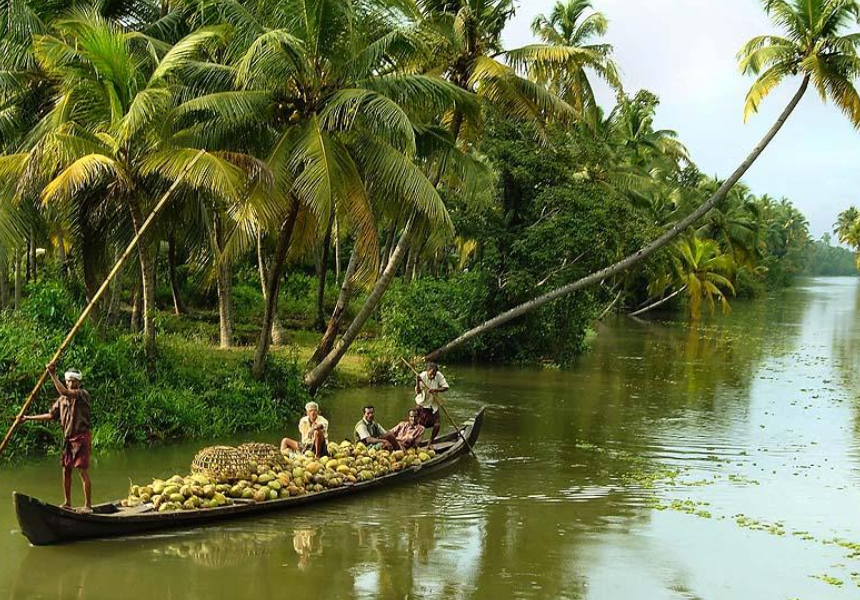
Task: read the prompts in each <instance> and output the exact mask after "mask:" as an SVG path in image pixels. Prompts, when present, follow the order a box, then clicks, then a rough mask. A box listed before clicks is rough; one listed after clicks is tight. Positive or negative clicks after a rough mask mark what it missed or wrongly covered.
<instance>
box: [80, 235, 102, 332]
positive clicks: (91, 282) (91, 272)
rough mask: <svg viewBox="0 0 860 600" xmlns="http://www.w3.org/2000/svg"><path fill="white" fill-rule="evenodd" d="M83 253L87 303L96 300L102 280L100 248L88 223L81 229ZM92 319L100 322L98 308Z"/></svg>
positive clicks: (81, 250)
mask: <svg viewBox="0 0 860 600" xmlns="http://www.w3.org/2000/svg"><path fill="white" fill-rule="evenodd" d="M78 247H79V248H80V252H81V266H82V268H83V271H84V291H85V292H86V296H87V302H89V301H90V300H92V299H93V298H95V296H96V293H97V292H98V290H99V284H100V281H101V280H100V278H99V274H98V266H99V260H98V254H99V248H98V247H97V242H96V236H95V235H92V232H91V230H90V228H89V226H88V225H86V223H84V224H83V225H82V229H81V243H80V244H78ZM91 314H92V319H93V322H95V321H97V320H98V307H94V308H93V312H92V313H91Z"/></svg>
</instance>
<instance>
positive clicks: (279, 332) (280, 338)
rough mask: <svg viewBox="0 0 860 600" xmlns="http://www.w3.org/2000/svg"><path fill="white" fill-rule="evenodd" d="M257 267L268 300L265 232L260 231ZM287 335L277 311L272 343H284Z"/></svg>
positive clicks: (273, 317)
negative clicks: (264, 255)
mask: <svg viewBox="0 0 860 600" xmlns="http://www.w3.org/2000/svg"><path fill="white" fill-rule="evenodd" d="M257 269H258V270H259V271H260V287H261V288H262V291H263V302H266V301H267V298H268V296H267V295H266V282H268V281H269V276H268V273H267V269H266V261H265V259H264V258H263V234H262V233H260V232H259V231H257ZM286 337H287V335H286V333H285V332H284V326H283V325H281V319H280V317H278V313H277V312H276V313H275V314H274V315H273V316H272V345H273V346H280V345H282V344H283V343H284V340H285V339H286Z"/></svg>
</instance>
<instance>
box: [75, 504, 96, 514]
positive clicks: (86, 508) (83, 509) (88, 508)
mask: <svg viewBox="0 0 860 600" xmlns="http://www.w3.org/2000/svg"><path fill="white" fill-rule="evenodd" d="M78 512H80V513H84V514H90V513H92V512H93V507H92V506H82V507H80V508H79V509H78Z"/></svg>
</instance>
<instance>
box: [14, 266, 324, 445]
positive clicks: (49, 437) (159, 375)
mask: <svg viewBox="0 0 860 600" xmlns="http://www.w3.org/2000/svg"><path fill="white" fill-rule="evenodd" d="M28 292H29V293H28V294H27V299H26V301H25V303H24V305H23V306H22V309H21V310H20V311H5V312H3V313H0V390H2V393H3V403H2V409H0V411H2V412H0V416H2V423H3V426H4V427H3V428H4V431H5V428H6V427H8V426H9V425H11V424H12V422H13V420H14V417H15V415H16V414H17V411H18V410H19V409H20V407H21V405H22V404H23V402H24V400H25V399H26V397H27V394H28V393H29V392H30V390H31V389H32V387H33V385H34V384H35V382H36V381H37V379H38V377H39V376H40V374H41V372H42V370H43V369H44V367H45V364H46V363H47V361H49V360H50V357H51V356H52V354H53V353H54V352H55V350H56V349H57V347H58V346H59V345H60V343H61V342H62V340H63V337H64V336H65V335H66V333H67V332H68V331H69V329H70V328H71V327H72V325H73V324H74V321H75V319H76V318H77V315H79V314H80V312H81V310H82V306H81V302H79V301H78V300H76V299H75V298H74V297H73V295H72V294H71V293H69V292H68V291H67V290H66V288H65V287H64V286H63V285H61V284H59V283H56V282H51V281H48V282H45V283H39V284H38V285H32V286H30V289H29V290H28ZM251 360H252V350H251V349H247V350H231V351H222V350H219V349H217V348H216V347H214V346H213V345H211V344H202V343H200V342H195V341H189V340H187V339H185V338H184V337H182V336H180V335H178V334H169V333H166V334H164V335H161V336H160V337H159V341H158V352H157V354H156V356H155V358H154V359H153V360H152V361H147V359H146V357H145V354H144V352H143V347H142V344H141V340H140V338H139V336H136V335H131V334H118V335H113V334H112V333H111V332H109V331H108V332H105V333H103V334H101V335H99V334H98V333H97V332H96V330H95V329H94V328H92V327H90V326H88V325H87V326H85V327H84V328H83V330H82V331H81V332H80V333H79V334H78V336H77V337H76V338H75V341H74V342H73V344H72V346H71V348H70V349H69V350H68V352H67V353H66V355H65V356H64V357H63V358H62V360H61V361H60V369H61V370H62V369H64V368H66V367H69V366H75V367H77V368H79V369H80V370H81V371H82V372H83V374H84V386H85V387H86V388H87V389H88V390H89V391H90V394H91V396H92V402H93V412H92V419H93V444H94V446H95V448H96V449H100V448H109V447H121V446H124V445H128V444H133V443H152V442H158V441H163V440H173V439H179V438H184V437H198V436H219V435H228V434H231V433H234V432H238V431H243V430H260V429H265V428H270V427H271V426H272V424H273V423H283V422H286V421H287V420H292V419H294V417H295V415H296V414H298V412H299V410H300V408H301V406H303V404H304V402H305V401H306V399H307V394H306V392H305V391H304V389H303V388H302V386H301V383H300V382H301V369H300V366H299V362H298V359H297V358H296V357H293V358H284V357H283V356H281V355H277V354H272V355H270V356H269V359H268V360H269V368H268V369H267V371H266V378H265V379H264V380H262V381H256V380H254V379H253V378H252V377H251V375H250V362H251ZM55 398H56V393H55V391H54V389H53V385H52V384H51V383H50V382H48V383H47V384H46V387H45V389H44V390H43V391H42V392H41V393H40V394H39V396H38V398H37V399H36V401H35V402H34V404H33V405H32V408H31V409H30V410H29V411H28V412H29V413H30V414H34V413H38V412H45V411H46V410H47V409H48V407H50V405H51V403H52V402H53V401H54V399H55ZM61 440H62V433H61V431H60V428H59V427H58V426H56V424H52V423H46V424H36V423H26V424H22V425H21V426H20V427H19V428H18V431H17V432H16V434H15V436H14V438H13V440H12V441H11V442H10V444H9V447H8V448H7V449H6V451H5V453H4V455H3V457H0V458H2V459H3V460H9V459H16V458H23V457H27V456H35V455H38V454H43V453H45V452H48V451H58V450H59V448H60V447H61V444H60V442H61Z"/></svg>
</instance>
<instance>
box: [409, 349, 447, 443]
mask: <svg viewBox="0 0 860 600" xmlns="http://www.w3.org/2000/svg"><path fill="white" fill-rule="evenodd" d="M447 391H448V381H447V380H446V379H445V376H444V375H442V372H441V371H439V365H437V364H436V363H434V362H428V363H427V368H426V370H424V371H422V372H421V373H420V374H419V375H418V377H416V378H415V393H416V394H418V395H417V396H415V404H417V405H418V423H419V424H421V425H423V426H424V427H426V428H430V427H432V428H433V432H432V433H431V434H430V444H431V445H432V444H433V442H435V441H436V436H437V435H439V428H440V426H441V424H442V421H441V418H440V416H439V408H440V407H441V406H442V402H441V398H440V397H439V394H443V393H445V392H447Z"/></svg>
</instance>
